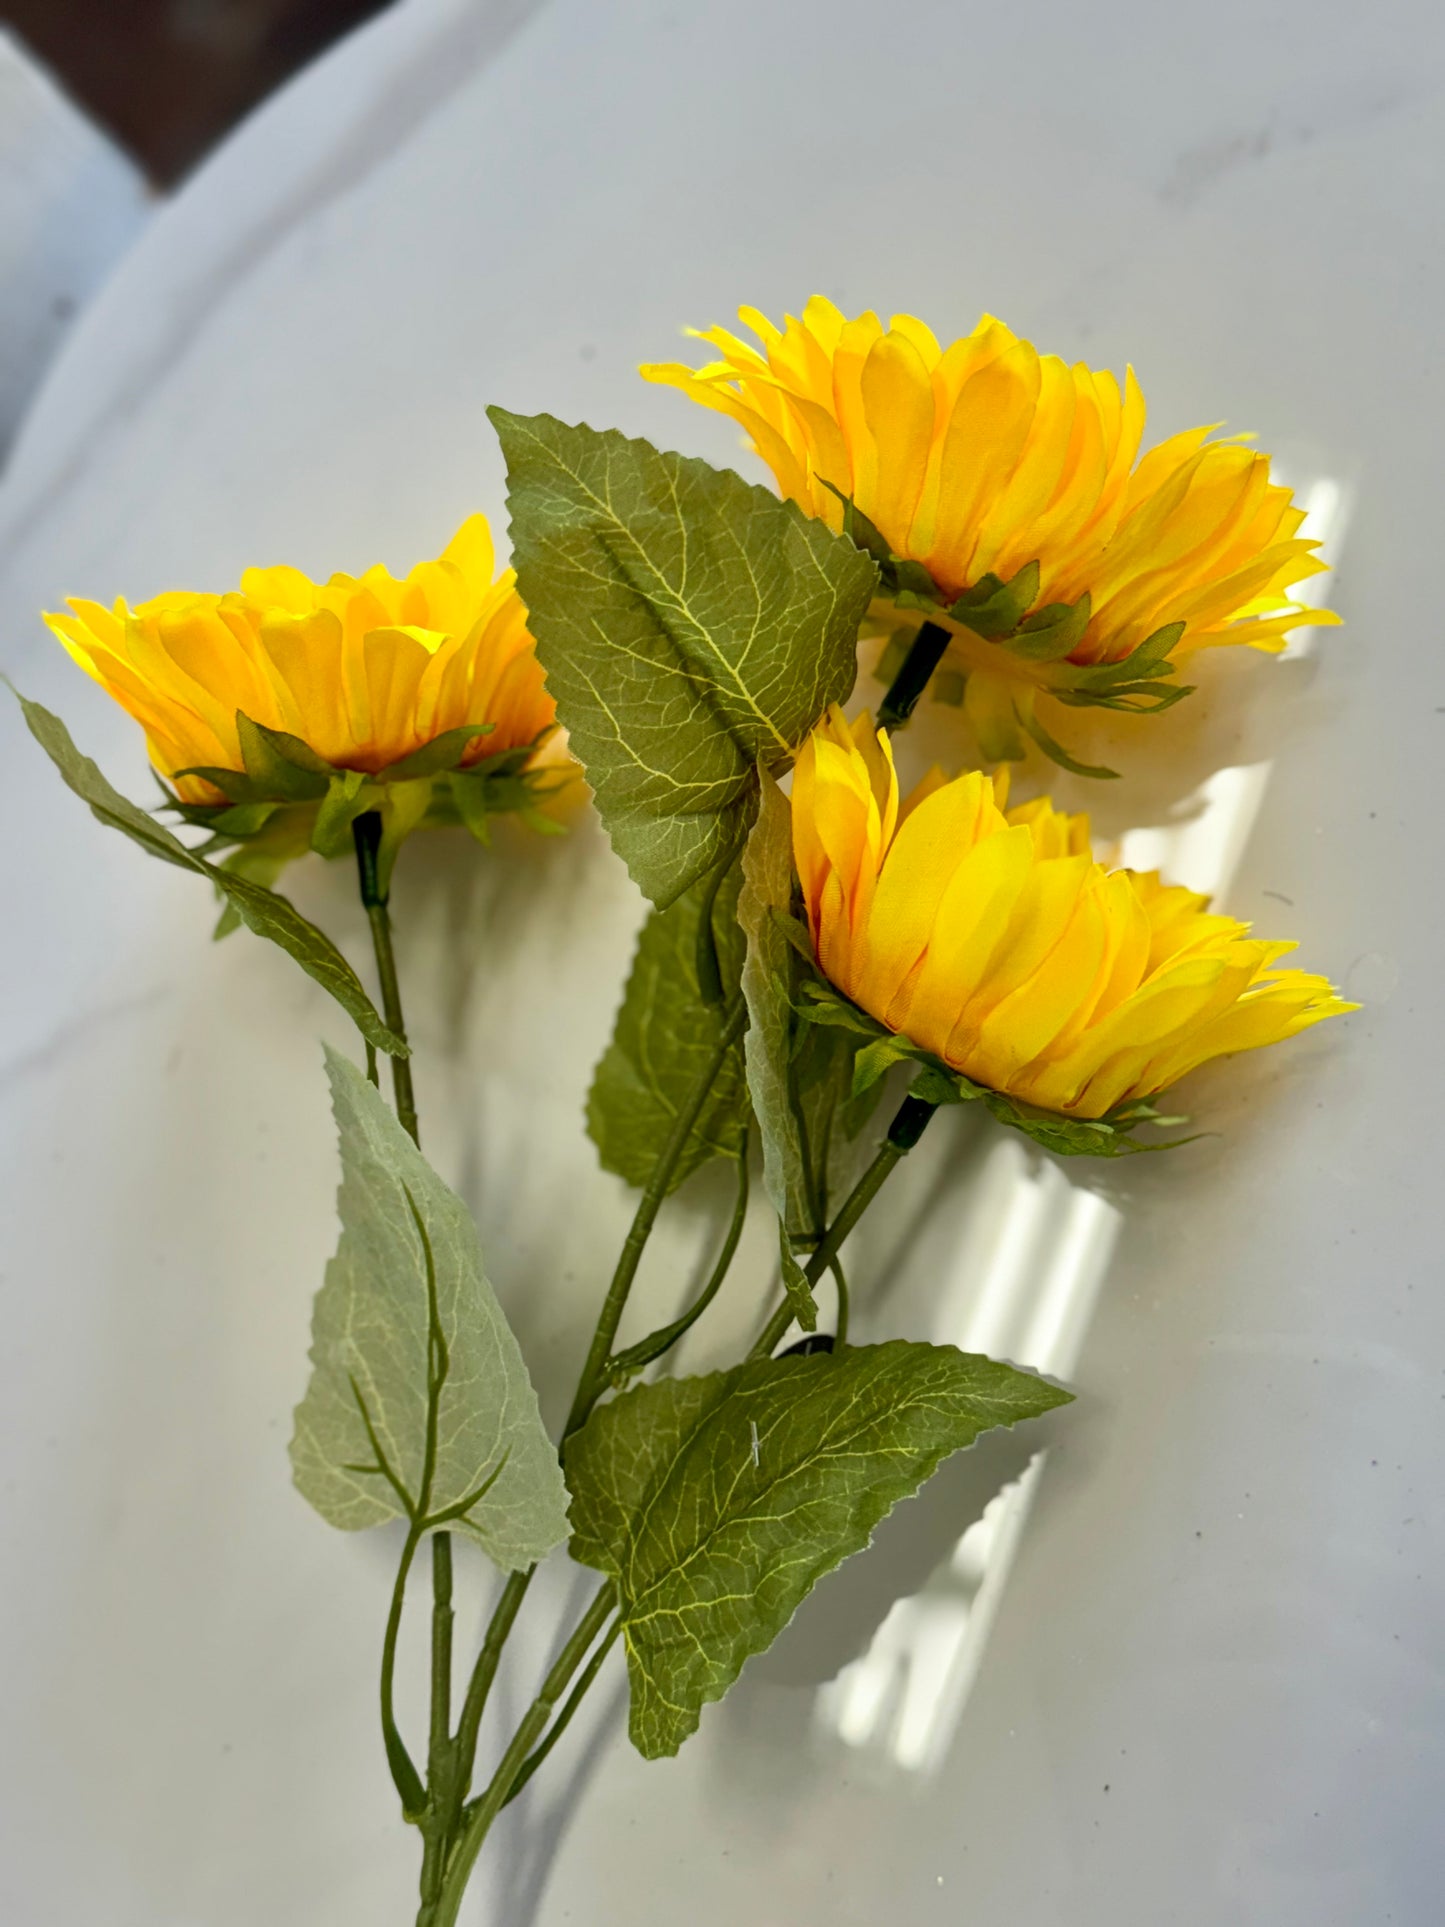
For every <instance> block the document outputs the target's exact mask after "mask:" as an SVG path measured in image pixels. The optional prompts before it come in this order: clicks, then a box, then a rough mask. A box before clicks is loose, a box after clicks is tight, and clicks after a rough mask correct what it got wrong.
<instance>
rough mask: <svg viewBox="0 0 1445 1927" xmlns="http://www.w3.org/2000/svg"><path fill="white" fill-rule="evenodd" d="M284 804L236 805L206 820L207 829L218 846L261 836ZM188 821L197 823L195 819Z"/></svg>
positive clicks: (215, 812)
mask: <svg viewBox="0 0 1445 1927" xmlns="http://www.w3.org/2000/svg"><path fill="white" fill-rule="evenodd" d="M285 807H286V806H285V804H284V803H236V804H233V805H232V807H231V808H230V809H226V810H216V811H214V812H213V813H211V814H210V815H209V816H208V817H207V818H206V823H205V827H206V828H207V829H208V830H209V831H210V832H211V835H212V836H213V838H215V840H216V842H217V844H218V845H223V844H226V843H232V842H239V841H242V840H248V839H249V838H251V837H253V836H259V835H260V834H261V832H262V830H264V829H265V827H266V825H267V824H268V823H269V822H270V821H271V818H272V817H273V816H274V815H275V814H276V812H277V810H280V809H284V808H285ZM187 820H188V821H191V822H195V821H196V820H197V819H196V818H195V817H189V816H188V819H187Z"/></svg>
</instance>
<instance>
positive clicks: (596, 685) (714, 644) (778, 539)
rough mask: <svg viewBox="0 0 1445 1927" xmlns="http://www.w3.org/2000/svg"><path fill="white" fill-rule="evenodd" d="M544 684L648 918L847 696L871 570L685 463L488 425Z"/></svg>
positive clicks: (847, 551) (646, 446)
mask: <svg viewBox="0 0 1445 1927" xmlns="http://www.w3.org/2000/svg"><path fill="white" fill-rule="evenodd" d="M488 414H489V415H490V417H491V420H492V422H493V425H494V426H495V428H496V430H497V434H498V436H499V438H500V440H501V444H502V449H503V453H504V454H505V456H506V458H507V488H508V494H507V504H508V508H509V510H510V512H511V539H512V557H513V563H514V566H515V567H516V570H517V581H518V587H519V589H520V591H521V595H522V599H523V601H524V602H525V603H526V605H527V609H528V612H529V616H530V621H531V628H532V633H533V634H534V636H535V637H536V639H537V653H538V656H539V658H540V659H541V662H542V666H543V667H544V669H545V670H546V672H547V685H548V688H549V689H550V691H551V692H552V694H553V695H554V696H555V698H556V701H557V711H558V715H559V717H560V719H561V721H562V723H563V724H564V725H565V727H566V728H567V730H568V732H569V734H570V739H571V747H572V749H573V750H574V751H575V753H576V754H577V755H578V757H580V759H581V761H582V764H583V766H584V768H585V769H586V772H587V779H588V781H589V782H590V783H591V785H592V787H593V790H594V793H595V795H596V798H597V807H598V810H599V811H600V813H601V816H602V820H603V822H604V823H605V825H606V826H607V831H608V834H609V835H610V836H611V838H612V842H613V845H614V847H615V848H616V850H617V852H618V854H619V855H620V856H621V857H622V859H623V861H624V862H625V863H626V864H627V867H628V869H629V870H630V871H631V873H632V875H633V877H634V879H635V880H636V882H637V883H638V884H639V886H640V887H641V888H642V889H643V890H644V891H645V892H646V894H647V895H648V896H649V897H651V898H652V900H653V902H654V903H656V904H658V905H659V906H665V905H667V904H668V903H671V902H673V901H674V900H675V899H676V897H677V896H678V895H679V894H680V893H681V892H682V891H683V890H685V889H686V888H687V887H688V885H689V884H690V883H692V882H694V881H695V880H696V879H697V878H698V877H699V876H701V875H702V874H703V873H704V871H706V870H707V869H709V868H710V867H711V865H712V864H713V863H714V862H715V861H716V860H717V859H718V858H719V857H720V856H721V855H722V853H723V851H724V850H725V849H726V848H727V847H728V846H729V844H730V843H731V842H732V841H733V840H734V838H735V835H736V829H737V818H738V814H739V812H740V811H743V810H745V809H746V807H747V803H748V799H749V796H750V792H751V787H752V775H753V768H754V765H755V764H756V763H757V762H759V761H760V760H761V761H762V762H763V763H764V764H765V765H768V766H772V767H776V766H778V765H779V764H781V763H784V762H786V761H787V760H788V758H789V757H790V756H791V754H792V752H793V750H794V749H795V748H796V747H797V745H798V744H799V743H800V742H801V741H802V739H803V737H804V736H805V735H806V734H807V732H808V731H809V730H810V729H811V728H812V726H813V724H814V723H815V722H816V721H817V719H818V718H819V716H821V715H822V713H823V711H824V710H825V709H826V708H827V706H828V704H829V703H830V702H836V701H841V700H842V699H843V698H844V697H845V696H846V695H847V693H848V691H849V690H850V689H851V688H852V686H853V680H854V674H855V669H856V653H855V652H856V644H857V635H858V627H859V624H860V622H861V621H862V619H863V615H864V613H865V612H866V610H867V607H868V603H869V599H870V597H871V595H872V592H873V588H874V584H875V583H876V580H877V570H876V568H875V566H874V564H873V563H872V561H871V560H870V559H869V558H868V557H867V556H865V555H863V554H862V553H861V551H859V550H858V549H856V548H855V547H854V545H853V544H852V543H851V542H849V541H848V540H847V539H846V538H845V537H843V536H839V535H834V534H833V533H832V532H831V531H830V530H829V529H828V528H827V527H826V526H825V525H824V524H823V523H822V522H818V521H811V520H809V519H808V518H807V517H805V516H804V515H803V514H802V513H801V512H800V511H799V510H798V509H797V508H796V507H795V506H794V505H793V504H792V503H787V502H782V501H780V500H779V499H778V498H777V496H775V495H773V494H772V493H770V491H768V490H767V489H763V488H756V487H753V486H752V485H750V484H749V483H747V482H744V481H743V480H742V478H741V477H740V476H737V475H734V474H733V473H732V472H731V471H730V470H726V469H715V468H712V467H710V466H709V465H708V464H707V463H706V462H701V461H697V460H694V459H692V458H691V457H688V456H683V455H674V454H664V453H661V452H659V451H658V450H657V449H655V448H653V447H652V446H651V444H650V443H648V442H643V441H630V440H628V439H627V438H626V437H625V436H623V435H620V434H618V433H617V432H616V431H615V430H607V431H603V432H599V431H598V430H596V429H592V428H588V427H586V426H580V427H575V428H574V427H569V426H568V425H567V424H565V423H563V422H560V421H557V420H555V419H554V418H553V417H552V416H550V415H533V416H521V415H512V414H508V413H507V411H506V410H505V409H501V408H492V409H489V410H488Z"/></svg>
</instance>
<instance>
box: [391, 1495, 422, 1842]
mask: <svg viewBox="0 0 1445 1927" xmlns="http://www.w3.org/2000/svg"><path fill="white" fill-rule="evenodd" d="M420 1543H421V1527H420V1526H419V1525H418V1524H417V1523H416V1521H415V1520H413V1521H412V1523H411V1526H410V1528H409V1530H408V1532H407V1535H406V1542H405V1544H404V1545H403V1546H402V1549H401V1559H400V1562H399V1563H398V1565H397V1569H396V1584H395V1585H394V1586H393V1587H392V1589H391V1610H390V1612H389V1613H388V1614H387V1616H386V1634H385V1637H384V1638H383V1639H382V1642H381V1736H382V1740H383V1742H384V1744H385V1746H386V1759H387V1764H388V1766H390V1768H391V1777H392V1779H393V1781H394V1782H395V1783H396V1790H397V1792H398V1793H399V1794H400V1795H401V1810H402V1812H403V1813H404V1814H405V1815H406V1817H407V1818H408V1819H409V1820H410V1819H415V1818H416V1817H417V1816H418V1815H419V1814H420V1813H421V1812H422V1810H423V1809H424V1808H425V1806H426V1788H425V1787H424V1786H423V1785H422V1783H421V1775H420V1774H419V1773H418V1772H417V1770H416V1767H415V1765H414V1764H413V1762H412V1757H411V1755H410V1754H409V1753H408V1752H407V1750H406V1741H405V1740H404V1739H403V1738H402V1737H401V1730H400V1728H399V1727H398V1726H397V1723H396V1711H395V1701H394V1693H393V1687H394V1682H395V1679H396V1641H397V1635H398V1633H399V1632H400V1631H401V1609H402V1603H403V1601H404V1599H405V1597H406V1581H407V1575H408V1573H409V1572H410V1571H411V1562H412V1560H413V1559H414V1558H415V1557H416V1549H417V1547H418V1546H419V1545H420Z"/></svg>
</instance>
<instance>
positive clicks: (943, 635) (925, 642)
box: [878, 622, 953, 734]
mask: <svg viewBox="0 0 1445 1927" xmlns="http://www.w3.org/2000/svg"><path fill="white" fill-rule="evenodd" d="M952 639H953V638H952V637H951V636H950V634H949V632H948V630H947V629H945V628H944V627H943V625H942V623H938V622H925V623H924V624H923V625H922V626H921V628H920V629H919V631H918V634H917V635H916V636H915V637H914V638H913V640H912V642H911V643H909V645H908V654H907V655H906V656H905V657H904V658H903V661H902V663H901V664H900V665H899V669H898V674H897V675H896V676H895V677H894V678H893V680H892V682H891V683H890V684H889V685H888V693H887V695H886V696H885V697H884V698H883V701H882V702H881V703H880V704H879V706H878V727H879V728H880V729H886V730H887V731H888V732H889V733H890V734H891V733H892V732H893V731H894V730H895V729H899V728H901V727H902V725H903V724H904V723H906V722H907V721H908V718H909V717H910V716H911V715H912V714H913V711H914V707H915V705H916V704H917V702H918V698H919V697H920V696H921V695H922V694H923V692H924V690H925V689H926V688H927V687H928V679H929V677H930V676H931V675H932V674H933V672H934V670H935V669H936V668H937V667H938V665H939V663H940V662H942V660H943V653H944V651H945V650H946V649H947V647H948V645H949V643H950V642H951V641H952Z"/></svg>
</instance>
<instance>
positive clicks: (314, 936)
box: [17, 692, 406, 1056]
mask: <svg viewBox="0 0 1445 1927" xmlns="http://www.w3.org/2000/svg"><path fill="white" fill-rule="evenodd" d="M17 694H18V692H17ZM19 701H20V707H21V709H22V710H23V711H24V712H25V721H26V723H27V724H28V725H29V728H30V733H31V735H32V736H33V737H34V738H35V740H36V742H37V743H39V745H40V747H41V748H42V749H43V750H44V751H45V753H46V755H47V756H49V758H50V760H51V762H52V763H54V765H55V767H56V768H57V769H58V770H59V771H60V774H61V776H62V777H63V778H64V780H65V782H66V784H67V785H68V786H69V787H70V788H71V789H72V790H74V792H75V794H76V795H77V796H78V797H79V798H80V799H81V801H82V802H83V803H88V804H89V805H90V810H91V814H92V815H93V816H94V817H95V818H96V819H97V820H98V821H99V822H101V823H104V824H106V825H107V826H108V827H109V828H110V829H113V830H119V831H120V832H121V834H122V835H123V836H128V837H129V838H130V839H131V841H132V842H133V843H138V844H139V845H140V846H141V848H142V849H143V850H145V851H147V852H148V853H149V854H150V855H151V856H154V857H159V858H160V860H161V862H162V863H174V864H175V865H176V867H177V868H178V869H182V870H195V871H196V872H198V874H199V875H201V876H204V877H209V879H210V880H211V882H212V883H213V884H215V886H216V888H217V889H218V890H220V891H221V892H222V894H223V895H224V896H225V898H226V901H227V903H228V904H229V905H230V907H231V909H232V910H234V911H235V913H236V915H237V916H238V917H239V918H240V920H241V921H242V922H243V923H244V924H245V925H246V926H247V928H248V929H250V930H254V931H255V933H256V935H257V936H258V937H267V938H269V939H270V941H271V942H272V943H274V944H278V945H279V946H280V947H281V949H282V950H284V951H285V952H286V954H287V956H289V957H291V958H292V959H293V960H294V961H295V962H296V963H298V964H300V966H301V968H302V969H303V970H304V971H305V972H306V974H307V976H308V977H310V978H312V979H313V981H314V982H316V983H318V984H320V986H321V988H322V989H323V990H325V991H326V992H328V993H329V994H330V995H331V996H332V997H334V998H335V999H336V1001H337V1003H338V1004H340V1005H341V1007H342V1009H343V1010H344V1011H345V1012H346V1014H347V1015H348V1016H349V1017H350V1018H351V1020H352V1021H353V1023H355V1025H356V1027H357V1029H358V1030H359V1031H360V1032H361V1034H362V1036H363V1037H365V1038H366V1039H367V1040H368V1042H370V1043H372V1044H375V1046H376V1047H377V1049H378V1050H384V1051H389V1052H391V1054H392V1055H393V1056H405V1055H406V1045H405V1044H404V1043H403V1042H402V1041H401V1039H400V1038H399V1037H397V1036H395V1035H394V1034H393V1032H391V1031H390V1030H388V1029H387V1027H386V1025H385V1024H384V1023H383V1022H382V1020H381V1017H380V1014H379V1013H378V1011H377V1009H376V1007H375V1005H374V1004H373V1003H372V1001H371V999H370V998H369V997H368V996H367V994H366V991H365V989H364V988H363V986H362V982H361V979H360V978H359V977H358V976H357V974H356V972H355V971H354V970H353V969H352V968H351V965H350V964H349V963H348V962H347V961H346V959H345V957H343V956H342V954H341V952H340V951H339V950H338V949H337V948H336V945H335V944H334V943H332V941H331V939H330V938H329V937H328V936H326V935H325V934H324V933H323V932H322V931H320V930H318V929H317V928H316V926H315V924H314V923H309V922H308V921H307V919H306V918H305V917H303V916H302V914H301V912H300V911H299V910H298V909H297V908H296V907H295V905H294V904H292V903H291V902H290V901H288V899H287V898H285V897H281V896H277V895H276V893H275V892H274V891H273V890H268V889H267V888H266V887H265V886H264V885H263V884H260V883H257V882H254V881H253V880H252V879H251V878H249V877H246V876H242V875H240V874H239V873H238V872H236V871H234V870H227V869H225V868H222V867H221V866H219V865H217V864H214V863H208V862H206V860H205V859H204V857H200V856H197V855H196V854H195V853H194V852H193V851H191V850H188V849H187V848H186V846H185V844H184V843H182V842H181V840H180V838H179V837H176V836H173V835H172V834H171V832H170V831H169V830H168V829H167V828H166V827H165V825H164V824H163V823H158V822H157V821H156V820H155V818H154V817H153V816H150V815H148V814H147V813H146V811H145V810H143V809H141V808H139V806H138V805H136V804H135V803H132V802H131V801H130V800H129V798H127V797H124V796H122V795H121V794H120V792H119V790H117V789H114V788H113V787H112V786H111V784H110V783H109V782H107V780H106V779H105V777H104V776H102V774H101V773H100V770H99V769H98V768H97V767H96V765H95V764H94V763H93V762H92V761H91V759H90V758H89V757H88V756H82V755H81V753H80V751H79V750H78V749H77V748H76V747H75V744H74V743H73V742H72V741H71V738H70V732H69V730H67V729H66V727H65V725H64V723H63V722H61V720H60V718H59V717H58V716H53V715H52V714H51V713H50V711H49V710H48V709H42V708H41V706H40V704H39V703H32V702H29V701H27V699H26V698H25V697H24V696H20V697H19Z"/></svg>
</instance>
